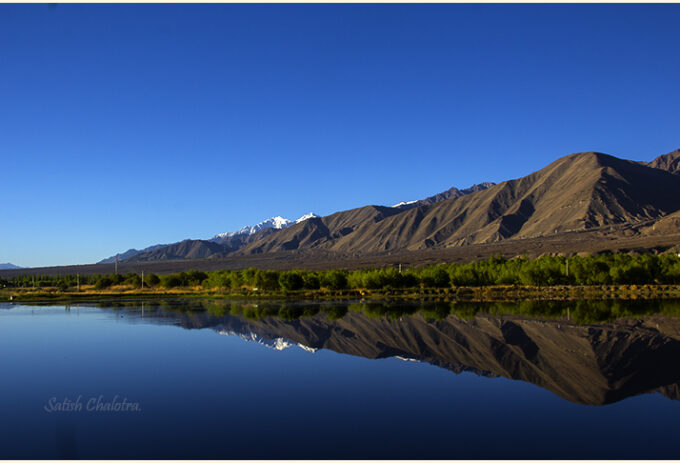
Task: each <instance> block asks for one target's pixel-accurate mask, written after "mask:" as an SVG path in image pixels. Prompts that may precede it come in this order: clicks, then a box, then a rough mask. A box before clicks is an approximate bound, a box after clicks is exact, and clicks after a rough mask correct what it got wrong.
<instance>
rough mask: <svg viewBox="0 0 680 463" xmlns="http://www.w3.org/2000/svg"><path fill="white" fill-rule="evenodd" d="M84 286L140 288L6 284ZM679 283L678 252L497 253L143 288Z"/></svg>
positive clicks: (150, 283)
mask: <svg viewBox="0 0 680 463" xmlns="http://www.w3.org/2000/svg"><path fill="white" fill-rule="evenodd" d="M78 280H79V282H80V285H93V286H94V288H95V289H106V288H109V287H111V286H116V285H127V286H132V287H141V283H142V279H141V275H139V274H136V273H128V274H121V275H118V274H108V275H80V276H78V277H76V275H62V276H47V275H21V276H16V277H13V278H11V279H9V280H2V281H0V285H2V286H5V287H16V288H29V287H37V288H42V287H58V288H61V289H63V290H67V289H70V288H74V287H76V285H77V281H78ZM629 284H638V285H642V284H680V257H678V256H677V255H676V254H670V253H669V254H660V255H653V254H640V255H628V254H602V255H598V256H584V257H581V256H574V257H568V258H567V257H561V256H544V257H540V258H537V259H528V258H525V257H518V258H513V259H505V258H503V257H500V256H497V257H492V258H490V259H487V260H483V261H479V262H474V263H468V264H438V265H429V266H425V267H412V268H408V269H405V270H403V271H400V270H399V269H398V268H396V267H385V268H380V269H360V270H324V271H308V270H286V271H275V270H260V269H256V268H249V269H244V270H217V271H213V272H201V271H197V270H191V271H188V272H178V273H171V274H167V275H155V274H147V275H145V276H144V286H146V287H150V288H153V287H162V288H167V289H170V288H185V287H197V286H198V287H202V288H205V289H218V290H219V289H223V290H229V289H240V288H249V289H255V288H257V289H258V290H260V291H298V290H317V289H321V288H324V289H328V290H345V289H369V290H371V289H373V290H376V289H391V288H394V289H396V288H403V289H409V288H412V289H416V288H449V287H456V286H491V285H522V286H554V285H578V286H592V285H629Z"/></svg>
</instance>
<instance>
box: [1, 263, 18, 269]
mask: <svg viewBox="0 0 680 463" xmlns="http://www.w3.org/2000/svg"><path fill="white" fill-rule="evenodd" d="M19 268H23V267H19V266H18V265H14V264H10V263H9V262H6V263H4V264H0V270H14V269H19Z"/></svg>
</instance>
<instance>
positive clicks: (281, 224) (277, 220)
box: [212, 216, 294, 239]
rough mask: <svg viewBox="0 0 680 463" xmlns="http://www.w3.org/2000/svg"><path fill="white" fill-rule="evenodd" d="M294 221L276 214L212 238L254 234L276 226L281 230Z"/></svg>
mask: <svg viewBox="0 0 680 463" xmlns="http://www.w3.org/2000/svg"><path fill="white" fill-rule="evenodd" d="M293 223H294V222H293V221H292V220H288V219H286V218H283V217H280V216H276V217H272V218H271V219H267V220H264V221H262V222H260V223H258V224H257V225H250V226H247V227H243V228H241V229H240V230H236V231H235V232H226V233H220V234H219V235H215V236H214V237H213V238H212V239H218V238H226V237H229V236H235V235H253V234H255V233H257V232H259V231H260V230H263V229H265V228H275V229H277V230H280V229H282V228H286V227H287V226H289V225H292V224H293Z"/></svg>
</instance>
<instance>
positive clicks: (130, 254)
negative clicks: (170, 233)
mask: <svg viewBox="0 0 680 463" xmlns="http://www.w3.org/2000/svg"><path fill="white" fill-rule="evenodd" d="M164 246H168V245H167V244H155V245H153V246H149V247H148V248H144V249H128V250H127V251H125V252H123V253H121V254H118V261H119V262H122V261H124V260H126V259H130V258H131V257H133V256H136V255H138V254H142V253H144V252H150V251H155V250H156V249H158V248H162V247H164ZM115 261H116V256H111V257H107V258H106V259H102V260H100V261H99V262H97V263H98V264H113V263H114V262H115Z"/></svg>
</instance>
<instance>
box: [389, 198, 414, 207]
mask: <svg viewBox="0 0 680 463" xmlns="http://www.w3.org/2000/svg"><path fill="white" fill-rule="evenodd" d="M417 202H418V200H417V199H414V200H413V201H402V202H400V203H397V204H395V205H394V206H392V207H401V206H408V205H409V204H413V203H417Z"/></svg>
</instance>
